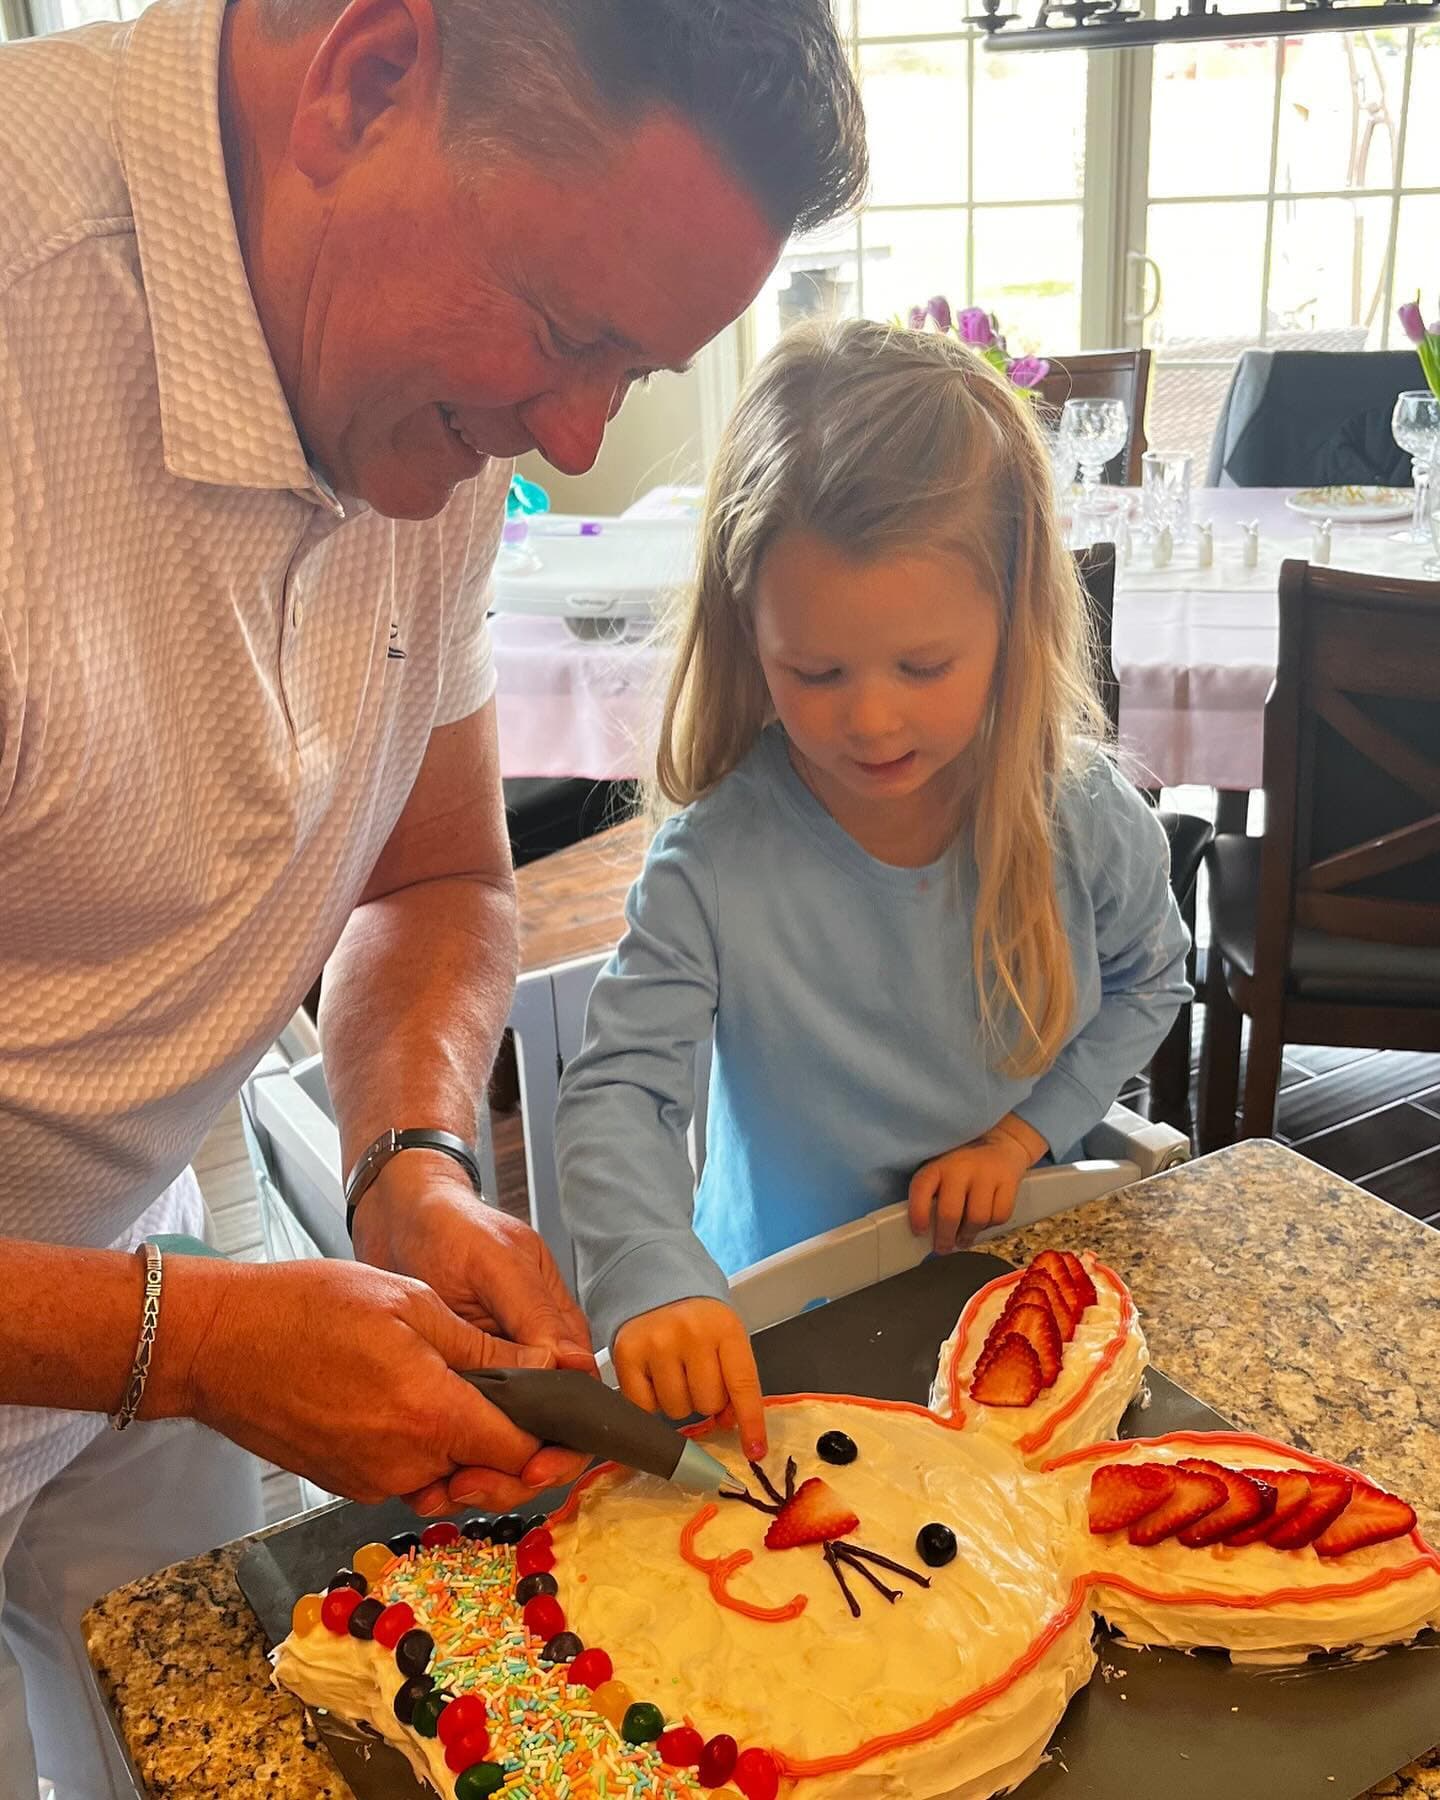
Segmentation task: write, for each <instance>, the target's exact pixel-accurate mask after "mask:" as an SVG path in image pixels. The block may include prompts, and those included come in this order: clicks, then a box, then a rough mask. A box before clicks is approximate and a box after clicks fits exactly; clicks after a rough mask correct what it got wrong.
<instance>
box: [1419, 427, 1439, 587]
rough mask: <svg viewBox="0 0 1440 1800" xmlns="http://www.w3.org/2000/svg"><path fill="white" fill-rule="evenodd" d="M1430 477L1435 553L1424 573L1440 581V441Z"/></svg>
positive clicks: (1428, 508) (1428, 492) (1427, 502)
mask: <svg viewBox="0 0 1440 1800" xmlns="http://www.w3.org/2000/svg"><path fill="white" fill-rule="evenodd" d="M1428 474H1429V479H1428V481H1427V482H1426V484H1425V511H1426V513H1427V514H1428V521H1427V522H1428V526H1429V538H1430V543H1431V545H1432V546H1433V548H1434V551H1435V554H1434V556H1433V557H1431V558H1430V560H1429V561H1428V562H1427V563H1426V564H1425V565H1424V567H1423V569H1422V571H1421V572H1422V574H1424V575H1425V576H1427V577H1428V578H1429V579H1430V580H1431V581H1440V443H1437V444H1436V446H1435V449H1434V450H1433V452H1432V453H1431V456H1430V467H1429V470H1428Z"/></svg>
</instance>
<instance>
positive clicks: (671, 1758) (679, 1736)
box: [655, 1725, 705, 1769]
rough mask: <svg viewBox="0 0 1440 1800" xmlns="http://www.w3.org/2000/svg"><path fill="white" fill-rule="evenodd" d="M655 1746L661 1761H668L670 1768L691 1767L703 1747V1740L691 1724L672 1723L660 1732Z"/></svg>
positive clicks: (698, 1758)
mask: <svg viewBox="0 0 1440 1800" xmlns="http://www.w3.org/2000/svg"><path fill="white" fill-rule="evenodd" d="M655 1748H656V1749H657V1750H658V1751H659V1752H660V1760H661V1762H667V1763H669V1765H670V1767H671V1768H672V1769H693V1768H694V1767H695V1765H696V1763H698V1762H699V1760H700V1752H701V1751H702V1750H703V1749H704V1748H705V1740H704V1738H702V1737H701V1735H700V1733H699V1732H698V1731H697V1730H696V1729H695V1727H694V1726H693V1725H672V1726H671V1727H670V1729H669V1730H668V1731H662V1732H661V1733H660V1741H659V1742H658V1743H657V1744H656V1746H655Z"/></svg>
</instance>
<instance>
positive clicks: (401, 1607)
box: [372, 1600, 415, 1650]
mask: <svg viewBox="0 0 1440 1800" xmlns="http://www.w3.org/2000/svg"><path fill="white" fill-rule="evenodd" d="M414 1623H415V1608H414V1607H413V1606H411V1604H410V1602H409V1601H408V1600H397V1601H395V1603H394V1604H393V1605H391V1606H387V1607H386V1608H385V1610H384V1612H382V1613H381V1615H380V1617H379V1618H378V1619H377V1620H376V1621H375V1630H374V1633H373V1634H372V1635H373V1636H374V1639H375V1642H376V1643H377V1644H379V1645H380V1647H381V1649H383V1650H393V1649H394V1648H395V1646H396V1645H397V1644H398V1643H399V1642H400V1640H401V1638H402V1637H404V1635H405V1633H406V1632H407V1631H409V1630H410V1628H411V1627H412V1626H413V1625H414Z"/></svg>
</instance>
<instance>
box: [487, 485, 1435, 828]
mask: <svg viewBox="0 0 1440 1800" xmlns="http://www.w3.org/2000/svg"><path fill="white" fill-rule="evenodd" d="M686 493H687V490H676V489H665V490H660V491H659V492H658V495H657V497H656V498H655V499H653V500H650V501H648V502H647V501H646V500H642V501H640V502H638V503H637V506H636V507H635V508H633V509H632V512H633V513H634V514H635V515H636V516H640V517H646V516H649V517H657V516H658V517H664V516H672V517H675V516H683V509H684V507H685V505H686V504H687V501H686V499H685V495H686ZM1294 498H1295V495H1294V491H1293V490H1287V489H1278V488H1262V489H1254V488H1197V489H1195V490H1193V491H1192V494H1191V507H1190V510H1191V518H1192V521H1193V524H1194V526H1195V527H1197V528H1198V527H1199V526H1200V525H1202V524H1208V525H1209V526H1210V536H1211V543H1212V558H1211V560H1210V562H1209V564H1208V566H1204V567H1202V566H1201V560H1202V559H1201V555H1200V550H1199V532H1198V529H1197V530H1195V531H1193V532H1192V533H1190V534H1189V535H1188V536H1187V535H1182V536H1181V537H1180V538H1179V540H1178V541H1177V542H1176V544H1175V547H1174V552H1173V555H1172V556H1171V558H1170V560H1169V562H1168V563H1167V564H1166V565H1165V566H1163V567H1156V566H1155V556H1154V552H1153V549H1152V546H1151V544H1150V543H1149V542H1148V541H1147V539H1146V537H1145V534H1144V533H1143V530H1142V529H1141V524H1142V521H1141V517H1140V510H1141V499H1140V495H1139V493H1138V492H1135V491H1128V490H1127V491H1124V492H1123V494H1122V502H1121V503H1122V506H1123V507H1124V508H1125V509H1126V511H1127V513H1128V515H1129V517H1130V520H1131V523H1132V529H1131V530H1130V531H1129V532H1127V533H1125V534H1122V535H1123V536H1125V537H1128V538H1129V543H1128V547H1127V546H1126V545H1124V544H1122V548H1121V552H1120V555H1119V558H1118V566H1117V576H1116V595H1115V624H1114V641H1113V646H1112V657H1113V662H1114V666H1115V673H1116V676H1117V677H1118V680H1119V684H1120V750H1121V753H1122V757H1123V758H1124V760H1125V763H1126V766H1127V769H1128V771H1129V772H1130V773H1131V775H1132V777H1133V778H1134V779H1136V780H1137V781H1139V783H1140V785H1142V786H1147V787H1166V788H1176V787H1185V786H1200V787H1208V788H1218V789H1220V790H1222V791H1231V792H1239V793H1245V792H1247V791H1249V790H1251V789H1254V788H1258V787H1259V786H1260V785H1261V779H1262V744H1263V737H1264V708H1265V697H1266V695H1267V693H1268V692H1269V689H1270V685H1271V682H1272V681H1273V679H1274V675H1275V664H1276V658H1277V654H1278V646H1279V608H1278V587H1279V579H1280V566H1281V564H1282V563H1283V562H1284V561H1286V560H1287V559H1291V558H1301V559H1306V560H1311V559H1314V558H1315V556H1316V554H1317V551H1318V550H1319V548H1320V547H1319V546H1318V545H1317V541H1316V539H1317V528H1318V527H1319V526H1320V525H1321V524H1322V523H1323V520H1321V519H1319V518H1312V517H1310V516H1307V515H1303V514H1301V513H1299V512H1297V511H1296V510H1295V508H1294V507H1293V506H1292V505H1291V504H1290V502H1291V501H1292V500H1293V499H1294ZM647 504H648V506H649V511H648V513H647V510H646V508H647ZM691 504H692V505H693V503H691ZM1247 525H1253V526H1255V527H1256V528H1257V531H1256V551H1255V556H1254V562H1253V566H1249V564H1248V563H1247V558H1246V554H1245V539H1246V535H1247V534H1246V529H1245V528H1246V526H1247ZM1405 525H1406V521H1404V520H1400V519H1395V518H1391V519H1388V520H1380V521H1376V522H1370V523H1358V522H1354V521H1352V520H1350V519H1347V517H1346V516H1345V513H1344V510H1343V508H1339V507H1337V509H1336V512H1335V514H1334V516H1333V522H1332V525H1331V530H1330V533H1329V540H1330V541H1329V560H1330V562H1331V564H1332V565H1333V566H1334V567H1337V568H1346V569H1354V570H1357V571H1362V572H1368V573H1375V574H1386V575H1396V576H1401V577H1409V578H1421V577H1422V574H1423V570H1424V566H1425V564H1426V562H1427V561H1428V560H1429V559H1430V558H1431V556H1433V554H1434V552H1433V551H1432V550H1431V548H1430V546H1429V545H1428V544H1426V545H1421V544H1413V543H1410V542H1405V541H1401V539H1400V536H1399V534H1400V533H1401V532H1403V531H1404V530H1405ZM697 529H698V527H697ZM542 548H543V546H542ZM491 631H492V634H493V639H494V646H495V661H496V668H497V671H498V678H499V693H498V703H497V704H498V713H499V728H500V744H501V766H502V771H503V773H504V774H505V775H506V776H515V777H521V776H528V777H550V778H556V777H574V776H579V777H588V778H592V779H595V780H612V781H613V780H628V779H633V778H635V777H638V776H642V775H644V774H645V773H646V772H647V771H648V770H649V768H650V767H651V765H652V759H653V743H654V737H655V729H656V723H657V721H658V719H659V717H660V710H661V707H662V705H663V699H664V689H665V680H666V675H667V672H668V669H669V666H670V652H669V649H668V646H667V644H666V642H665V639H664V634H663V631H662V630H661V629H660V628H659V627H657V626H656V624H655V623H654V621H653V620H651V619H644V618H634V617H632V618H629V619H625V618H610V619H607V618H603V617H600V618H597V617H595V616H594V615H593V614H591V615H589V616H587V617H585V618H584V619H582V620H575V619H570V618H567V617H565V616H563V615H562V614H559V613H557V614H555V615H552V616H544V615H537V614H535V613H533V612H526V613H518V612H509V611H506V610H503V603H502V609H501V610H497V611H496V612H495V613H494V615H493V616H492V618H491Z"/></svg>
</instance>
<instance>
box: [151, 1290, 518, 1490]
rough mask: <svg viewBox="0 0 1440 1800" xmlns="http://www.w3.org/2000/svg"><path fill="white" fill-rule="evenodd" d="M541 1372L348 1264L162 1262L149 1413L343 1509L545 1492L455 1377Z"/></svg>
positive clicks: (433, 1300)
mask: <svg viewBox="0 0 1440 1800" xmlns="http://www.w3.org/2000/svg"><path fill="white" fill-rule="evenodd" d="M550 1361H551V1358H550V1356H549V1354H548V1352H546V1351H543V1350H537V1349H534V1348H531V1347H527V1346H516V1345H514V1344H506V1343H503V1342H501V1341H499V1340H497V1339H495V1338H492V1337H489V1336H487V1335H486V1334H485V1333H484V1332H481V1331H479V1330H477V1329H476V1328H475V1327H474V1326H473V1325H468V1324H466V1323H465V1322H464V1321H463V1320H462V1319H458V1318H456V1316H455V1315H454V1313H453V1312H451V1311H450V1309H449V1308H448V1307H446V1306H445V1305H444V1303H443V1302H442V1301H441V1300H440V1299H439V1298H438V1297H437V1296H436V1295H435V1294H434V1293H432V1292H431V1291H430V1289H429V1288H427V1287H425V1286H424V1285H423V1284H422V1283H421V1282H418V1281H413V1280H410V1279H408V1278H406V1277H404V1276H401V1275H394V1274H389V1273H386V1272H385V1271H383V1270H380V1269H372V1268H368V1267H366V1266H364V1265H363V1264H360V1263H345V1262H330V1261H315V1262H296V1263H275V1264H221V1265H215V1264H211V1263H209V1262H208V1261H207V1260H205V1259H202V1258H189V1257H172V1258H169V1259H167V1262H166V1271H165V1311H164V1315H163V1317H162V1321H161V1329H160V1333H159V1336H158V1337H157V1340H156V1349H155V1368H154V1371H153V1379H154V1387H155V1393H154V1396H153V1401H154V1404H155V1408H156V1411H157V1412H158V1413H160V1414H179V1413H184V1414H188V1415H189V1416H191V1417H193V1418H196V1419H199V1420H200V1421H201V1422H202V1423H204V1424H206V1425H209V1426H211V1427H213V1429H215V1430H216V1431H220V1432H223V1433H224V1434H225V1436H226V1437H228V1438H233V1439H234V1441H235V1442H236V1443H238V1444H243V1445H244V1446H245V1448H246V1449H248V1450H253V1451H254V1452H255V1454H256V1455H257V1456H262V1457H265V1458H267V1459H268V1460H269V1461H271V1462H276V1463H279V1464H280V1465H281V1466H282V1467H283V1468H286V1469H291V1470H293V1471H294V1472H295V1473H296V1474H297V1475H303V1476H305V1477H307V1478H308V1479H309V1480H311V1481H315V1482H318V1483H319V1485H320V1486H321V1487H324V1488H328V1489H330V1490H331V1491H332V1492H334V1493H337V1494H345V1495H348V1496H349V1498H351V1499H352V1500H362V1501H366V1502H369V1503H374V1502H376V1501H380V1500H385V1499H388V1498H390V1497H391V1496H392V1495H395V1494H414V1493H417V1492H418V1493H424V1492H425V1491H426V1490H431V1489H434V1488H436V1487H437V1486H440V1484H444V1483H446V1482H448V1481H449V1480H450V1478H452V1477H455V1476H456V1475H457V1471H464V1472H467V1473H468V1476H469V1479H470V1481H471V1484H472V1485H471V1489H470V1492H471V1493H472V1494H473V1496H474V1497H475V1498H476V1499H477V1501H478V1500H479V1499H480V1497H481V1495H482V1494H483V1504H484V1505H485V1506H486V1507H489V1508H497V1507H498V1508H502V1509H509V1508H516V1507H523V1506H525V1505H526V1504H527V1503H528V1502H529V1501H530V1500H531V1499H532V1498H533V1496H534V1494H535V1492H536V1491H537V1489H538V1488H540V1487H543V1486H547V1485H548V1474H546V1473H543V1472H542V1473H540V1474H538V1475H537V1465H539V1464H541V1463H542V1462H543V1460H544V1456H545V1455H546V1454H547V1453H544V1452H540V1450H539V1446H538V1444H537V1443H536V1441H535V1439H534V1438H532V1437H530V1436H529V1435H528V1434H527V1433H525V1432H523V1431H521V1430H519V1429H518V1427H516V1426H514V1425H512V1424H511V1423H510V1421H509V1420H508V1419H507V1418H505V1416H504V1415H503V1414H502V1413H500V1412H499V1411H497V1410H496V1408H495V1407H493V1406H491V1405H490V1403H489V1402H488V1401H486V1400H482V1399H481V1397H480V1395H479V1394H478V1393H476V1391H475V1390H474V1389H473V1388H472V1387H471V1386H470V1385H469V1384H468V1383H467V1382H464V1381H461V1380H460V1379H459V1377H458V1375H456V1374H455V1373H454V1371H455V1370H457V1369H473V1368H485V1367H491V1366H512V1367H513V1366H520V1367H526V1368H543V1367H545V1366H546V1365H547V1364H548V1363H549V1362H550ZM145 1410H146V1412H147V1413H149V1412H150V1407H149V1406H147V1407H146V1409H145ZM432 1510H437V1509H432Z"/></svg>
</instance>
